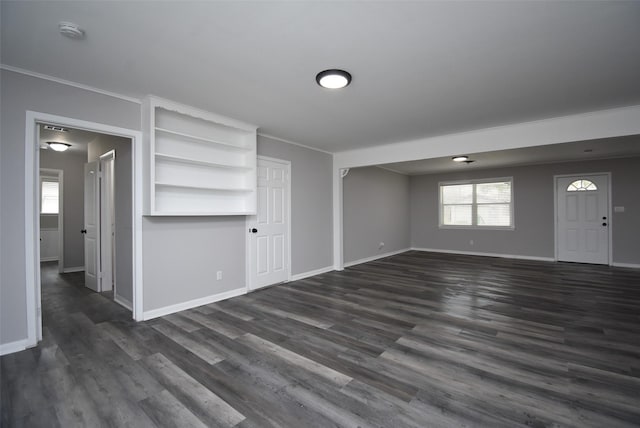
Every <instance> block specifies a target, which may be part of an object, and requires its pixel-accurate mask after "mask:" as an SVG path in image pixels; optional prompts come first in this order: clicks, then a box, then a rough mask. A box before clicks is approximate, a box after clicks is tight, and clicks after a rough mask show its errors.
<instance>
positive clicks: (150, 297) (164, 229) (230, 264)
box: [143, 136, 332, 311]
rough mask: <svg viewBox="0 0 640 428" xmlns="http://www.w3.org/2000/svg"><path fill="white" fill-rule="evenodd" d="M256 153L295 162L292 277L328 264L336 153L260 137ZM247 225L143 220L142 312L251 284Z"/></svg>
mask: <svg viewBox="0 0 640 428" xmlns="http://www.w3.org/2000/svg"><path fill="white" fill-rule="evenodd" d="M258 154H259V155H263V156H269V157H273V158H278V159H283V160H289V161H291V179H292V185H291V246H292V248H291V265H292V266H291V270H292V274H294V275H295V274H296V273H303V272H308V271H311V270H315V269H320V268H325V267H327V266H330V265H331V257H332V253H331V251H332V247H331V245H332V242H331V231H332V229H331V228H332V217H331V192H332V190H331V185H332V184H331V167H332V158H331V155H328V154H326V153H322V152H318V151H314V150H310V149H306V148H303V147H299V146H295V145H292V144H287V143H283V142H281V141H277V140H273V139H269V138H265V137H262V136H259V137H258ZM245 221H246V217H245V216H233V217H189V218H179V217H166V218H163V217H145V218H144V219H143V234H144V237H145V238H144V247H143V258H144V273H145V274H144V297H145V298H144V310H145V311H149V310H153V309H159V308H163V307H165V306H170V305H174V304H176V303H182V302H188V301H190V300H195V299H200V298H204V297H207V296H211V295H215V294H219V293H224V292H228V291H232V290H236V289H238V288H242V287H245V285H246V278H245V277H246V265H245V263H246V252H245V251H246V238H247V234H246V229H245V227H246V224H245ZM219 270H221V271H222V280H219V281H218V280H216V279H215V277H216V275H215V273H216V271H219Z"/></svg>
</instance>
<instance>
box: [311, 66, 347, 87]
mask: <svg viewBox="0 0 640 428" xmlns="http://www.w3.org/2000/svg"><path fill="white" fill-rule="evenodd" d="M316 82H318V85H320V86H322V87H323V88H327V89H342V88H344V87H346V86H348V85H349V83H351V74H349V73H348V72H346V71H344V70H325V71H321V72H320V73H318V75H317V76H316Z"/></svg>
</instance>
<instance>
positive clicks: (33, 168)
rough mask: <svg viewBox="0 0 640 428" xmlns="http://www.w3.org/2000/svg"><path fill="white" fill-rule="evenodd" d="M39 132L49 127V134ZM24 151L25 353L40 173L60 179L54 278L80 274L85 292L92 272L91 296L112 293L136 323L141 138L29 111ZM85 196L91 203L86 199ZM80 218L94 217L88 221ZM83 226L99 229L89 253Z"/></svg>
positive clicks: (37, 298) (37, 284)
mask: <svg viewBox="0 0 640 428" xmlns="http://www.w3.org/2000/svg"><path fill="white" fill-rule="evenodd" d="M45 125H49V126H47V127H46V128H48V129H45ZM52 133H53V134H52ZM56 133H58V134H56ZM60 133H63V134H60ZM74 133H75V134H77V135H80V136H84V138H85V140H84V141H82V138H79V139H77V140H76V141H75V142H74V141H73V139H72V138H71V136H70V134H74ZM63 138H64V139H63ZM50 141H52V142H63V143H66V144H70V147H69V149H68V150H67V151H65V152H55V153H54V150H52V148H51V146H52V145H51V144H47V143H48V142H50ZM26 143H27V144H26V147H27V149H26V158H25V181H26V186H25V192H26V198H25V210H26V212H27V213H32V214H33V221H32V222H27V227H26V229H25V242H26V247H27V248H26V253H27V261H28V262H27V264H26V275H27V324H28V338H27V346H35V345H36V344H37V342H38V341H39V340H42V289H41V285H42V283H41V269H40V262H41V247H40V245H39V242H40V237H41V233H40V229H41V215H40V214H41V206H42V203H43V202H42V200H41V191H40V184H39V183H40V175H41V174H40V168H41V167H42V168H49V169H60V170H62V173H63V174H64V192H63V193H62V195H61V197H60V200H59V207H60V211H61V213H63V215H60V216H59V219H60V221H61V227H60V228H59V233H60V238H61V239H60V246H61V247H62V248H61V250H60V255H61V256H60V257H59V258H58V263H59V267H58V271H61V272H63V273H73V272H76V274H75V275H76V277H77V276H78V275H81V274H80V272H84V275H83V276H84V278H85V281H84V284H83V286H84V287H87V286H88V285H89V284H88V282H87V281H86V277H87V273H88V272H90V271H92V272H94V273H95V274H96V278H97V281H96V285H95V287H94V290H95V291H98V292H105V293H111V294H112V299H113V300H115V301H116V302H117V303H118V304H120V305H121V306H124V307H126V308H127V309H128V310H129V311H131V313H132V317H133V319H135V320H140V319H142V307H143V306H142V272H141V265H142V254H141V241H142V232H141V229H142V224H141V223H142V200H141V195H142V146H141V144H142V134H141V132H140V131H135V130H130V129H125V128H118V127H113V126H110V125H104V124H100V123H94V122H86V121H81V120H77V119H72V118H65V117H61V116H54V115H50V114H45V113H37V112H31V111H28V112H27V121H26ZM76 146H77V147H76ZM41 147H46V149H45V148H42V149H41ZM43 153H46V154H44V155H43ZM54 155H61V156H59V157H54ZM63 156H66V157H67V159H65V158H64V157H63ZM92 163H93V164H95V165H96V168H94V169H93V176H94V180H93V181H92V183H93V185H91V186H85V184H86V182H87V180H85V170H86V168H85V164H92ZM87 192H90V193H91V195H92V196H90V197H89V198H87V194H86V193H87ZM88 200H92V201H93V205H92V206H93V207H94V209H93V211H92V210H87V209H86V208H87V207H86V203H87V201H88ZM65 207H66V209H65ZM85 214H92V215H93V217H92V218H93V220H92V221H90V219H89V218H87V217H86V216H85ZM88 223H92V224H94V225H95V226H96V227H97V229H96V235H95V238H97V239H94V242H92V243H91V244H90V245H87V238H86V235H87V233H83V232H85V230H86V229H87V226H88V225H89V224H88ZM101 237H104V239H100V238H101ZM87 248H90V251H89V252H87ZM29 260H32V263H30V262H29ZM48 271H49V272H50V271H51V269H49V270H48ZM87 288H90V287H87Z"/></svg>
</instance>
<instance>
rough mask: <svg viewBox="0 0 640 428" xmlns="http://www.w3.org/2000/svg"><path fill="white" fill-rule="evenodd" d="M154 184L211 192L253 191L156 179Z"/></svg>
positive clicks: (251, 190) (250, 190)
mask: <svg viewBox="0 0 640 428" xmlns="http://www.w3.org/2000/svg"><path fill="white" fill-rule="evenodd" d="M155 184H156V186H162V187H177V188H182V189H195V190H208V191H212V192H232V193H236V192H238V193H246V192H253V189H242V188H232V187H214V186H203V185H198V184H179V183H167V182H159V181H156V183H155Z"/></svg>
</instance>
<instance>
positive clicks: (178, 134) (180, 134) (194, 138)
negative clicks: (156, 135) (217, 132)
mask: <svg viewBox="0 0 640 428" xmlns="http://www.w3.org/2000/svg"><path fill="white" fill-rule="evenodd" d="M155 130H156V132H162V133H165V134H169V135H173V136H176V137H181V138H187V139H189V140H192V141H194V142H197V143H204V144H216V145H218V146H220V148H224V149H227V150H240V151H249V150H251V147H245V146H239V145H235V144H231V143H225V142H224V141H216V140H210V139H208V138H203V137H198V136H195V135H191V134H185V133H184V132H178V131H172V130H170V129H164V128H158V127H156V128H155Z"/></svg>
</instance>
